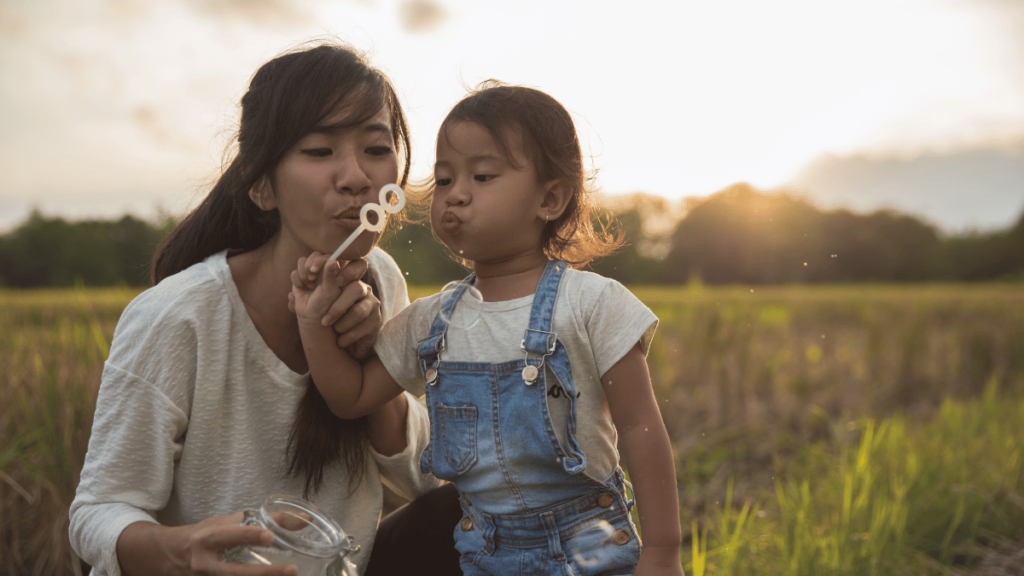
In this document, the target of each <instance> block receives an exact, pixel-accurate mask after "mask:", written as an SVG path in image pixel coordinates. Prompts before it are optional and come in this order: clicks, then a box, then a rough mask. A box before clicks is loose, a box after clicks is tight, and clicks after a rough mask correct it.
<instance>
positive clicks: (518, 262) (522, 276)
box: [473, 254, 548, 302]
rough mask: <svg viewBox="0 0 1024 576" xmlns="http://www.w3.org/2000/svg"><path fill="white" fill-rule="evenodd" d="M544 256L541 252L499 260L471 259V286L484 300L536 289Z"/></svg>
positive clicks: (518, 295) (512, 297)
mask: <svg viewBox="0 0 1024 576" xmlns="http://www.w3.org/2000/svg"><path fill="white" fill-rule="evenodd" d="M547 263H548V259H547V257H546V256H544V254H533V255H529V256H522V257H517V258H513V259H509V260H505V261H502V262H480V261H476V262H473V271H474V272H475V273H476V282H475V283H474V286H475V287H476V289H477V290H479V291H480V296H481V297H482V298H483V299H484V302H503V301H505V300H515V299H516V298H522V297H524V296H529V295H530V294H533V293H534V292H535V291H536V290H537V283H538V282H539V281H540V277H541V275H542V274H543V273H544V267H545V266H547Z"/></svg>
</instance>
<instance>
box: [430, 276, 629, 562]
mask: <svg viewBox="0 0 1024 576" xmlns="http://www.w3.org/2000/svg"><path fill="white" fill-rule="evenodd" d="M567 267H568V266H567V265H566V264H565V263H564V262H549V263H548V265H547V267H546V268H545V269H544V273H543V274H542V276H541V279H540V282H539V283H538V285H537V291H536V293H535V294H534V299H533V308H532V310H531V312H530V324H529V327H528V328H527V329H526V332H525V334H524V335H523V340H522V343H521V347H522V349H523V350H524V355H523V357H522V358H517V359H511V360H509V361H507V362H501V363H488V362H451V361H445V360H442V359H441V353H442V352H443V351H444V350H445V348H446V341H445V335H446V333H447V330H448V321H447V320H448V319H450V318H451V317H452V312H454V310H455V306H456V305H457V304H458V302H459V300H460V299H461V298H462V295H463V294H464V293H465V291H466V288H467V287H468V286H469V285H470V284H471V283H472V282H473V280H474V275H470V276H469V277H468V278H466V280H465V281H463V282H462V283H461V284H459V286H458V287H457V288H456V289H455V290H454V292H453V293H452V295H451V296H450V297H449V298H448V300H447V301H446V302H445V303H444V304H443V305H442V306H441V310H440V311H439V312H438V314H437V316H436V317H435V318H434V321H433V324H432V325H431V328H430V335H429V336H428V337H427V338H426V339H424V340H423V341H421V342H420V344H419V350H418V354H419V360H420V368H421V369H422V371H423V374H424V377H425V378H426V380H427V387H426V401H427V409H428V410H429V413H430V422H431V426H430V445H429V446H428V447H427V448H426V450H424V452H423V455H422V456H421V458H420V469H421V470H422V471H423V472H424V473H426V472H432V473H433V474H434V475H435V476H437V477H438V478H442V479H445V480H450V481H452V482H453V483H454V484H455V486H456V487H457V488H458V489H459V493H460V497H461V500H462V508H463V512H464V517H463V519H462V522H460V523H459V525H458V526H457V527H456V528H455V543H456V549H458V551H459V553H460V554H461V564H462V570H463V573H464V574H466V575H467V576H469V575H473V576H476V575H484V574H490V575H493V576H506V575H508V576H513V575H514V576H520V575H527V574H529V575H539V574H561V575H565V576H575V575H579V576H584V575H585V576H594V575H596V574H606V575H612V574H632V573H633V570H634V567H635V566H636V562H637V560H638V559H639V555H640V541H639V539H638V538H637V534H636V529H635V527H634V526H633V523H632V521H631V520H630V518H629V510H630V508H631V507H632V505H633V501H632V500H629V501H627V500H626V492H625V488H626V486H628V483H626V482H625V479H624V478H623V475H622V471H621V470H620V469H617V470H616V471H615V472H614V473H613V474H612V475H611V476H610V477H609V478H608V479H606V481H605V482H603V483H602V482H598V481H596V480H593V479H591V478H590V477H588V476H587V475H585V474H584V473H583V471H584V470H585V469H586V467H587V462H586V457H585V456H584V454H583V451H582V450H581V449H580V446H579V443H578V442H577V440H576V387H575V386H574V384H573V381H572V370H571V367H570V365H569V357H568V354H566V351H565V348H564V346H563V345H562V343H561V342H560V341H559V340H558V337H557V335H556V334H554V333H552V332H551V319H552V312H553V309H554V304H555V297H556V296H557V294H558V287H559V284H560V282H561V279H562V275H563V273H564V271H565V269H566V268H567ZM545 367H547V369H548V370H550V372H551V374H553V375H554V376H555V378H556V379H557V381H558V383H559V384H560V385H561V387H562V389H563V391H564V392H565V395H566V397H567V398H568V400H569V413H568V415H567V418H566V430H565V443H566V446H565V447H564V448H563V446H562V445H561V444H560V443H559V441H558V437H557V436H556V435H555V430H554V425H553V424H552V421H551V417H550V415H549V413H548V403H547V382H546V380H547V376H546V371H545ZM485 510H486V512H485Z"/></svg>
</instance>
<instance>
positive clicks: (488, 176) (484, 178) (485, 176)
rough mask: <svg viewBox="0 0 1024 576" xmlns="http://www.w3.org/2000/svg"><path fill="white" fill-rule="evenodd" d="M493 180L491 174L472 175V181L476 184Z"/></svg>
mask: <svg viewBox="0 0 1024 576" xmlns="http://www.w3.org/2000/svg"><path fill="white" fill-rule="evenodd" d="M494 178H495V176H494V175H493V174H474V175H473V180H476V181H477V182H490V181H491V180H494Z"/></svg>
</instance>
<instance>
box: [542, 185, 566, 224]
mask: <svg viewBox="0 0 1024 576" xmlns="http://www.w3.org/2000/svg"><path fill="white" fill-rule="evenodd" d="M571 199H572V193H571V192H570V190H569V187H568V186H566V185H565V182H562V181H561V180H558V179H555V180H549V181H548V182H546V183H545V184H544V196H543V197H542V198H541V201H540V205H539V206H538V207H537V216H538V217H539V218H540V219H541V220H544V221H545V222H550V221H552V220H557V219H558V218H559V217H560V216H561V215H562V213H563V212H565V207H566V206H568V205H569V200H571Z"/></svg>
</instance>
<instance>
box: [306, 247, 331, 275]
mask: <svg viewBox="0 0 1024 576" xmlns="http://www.w3.org/2000/svg"><path fill="white" fill-rule="evenodd" d="M326 262H327V255H326V254H321V253H319V252H313V253H312V254H310V255H309V256H308V257H307V258H306V266H307V267H308V270H307V271H306V275H307V278H309V279H310V280H312V281H314V282H315V281H316V278H317V275H318V274H320V270H322V269H323V268H324V264H325V263H326Z"/></svg>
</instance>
